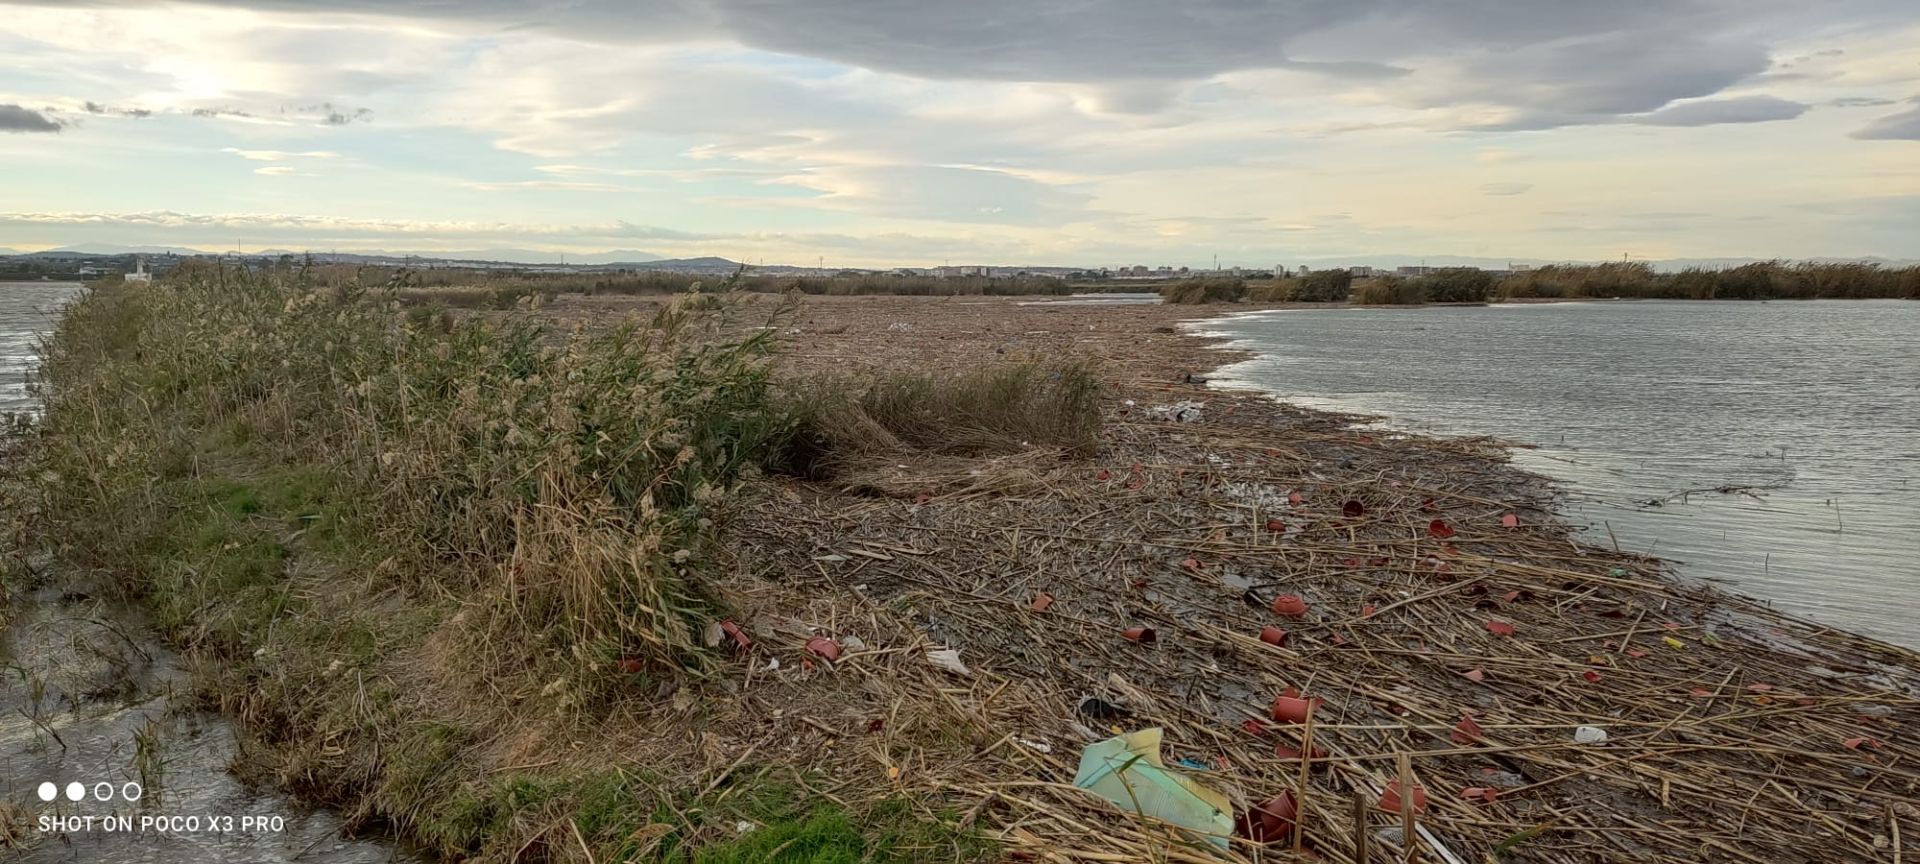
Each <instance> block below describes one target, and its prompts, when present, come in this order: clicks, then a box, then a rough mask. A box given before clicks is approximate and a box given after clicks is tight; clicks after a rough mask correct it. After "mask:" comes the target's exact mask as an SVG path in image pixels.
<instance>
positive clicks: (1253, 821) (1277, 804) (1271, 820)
mask: <svg viewBox="0 0 1920 864" xmlns="http://www.w3.org/2000/svg"><path fill="white" fill-rule="evenodd" d="M1299 818H1300V808H1299V807H1298V806H1297V805H1295V804H1294V803H1293V795H1292V794H1290V793H1287V792H1282V793H1280V794H1278V795H1275V796H1273V797H1272V798H1268V799H1267V800H1265V801H1262V802H1260V803H1259V804H1258V805H1257V806H1255V807H1254V808H1253V809H1252V810H1249V811H1247V815H1246V835H1247V839H1249V840H1252V841H1253V842H1255V843H1273V842H1275V841H1279V840H1285V839H1286V838H1287V837H1289V836H1291V835H1292V834H1293V826H1294V823H1295V822H1296V821H1297V820H1298V819H1299Z"/></svg>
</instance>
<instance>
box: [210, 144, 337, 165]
mask: <svg viewBox="0 0 1920 864" xmlns="http://www.w3.org/2000/svg"><path fill="white" fill-rule="evenodd" d="M220 152H222V153H232V154H234V155H235V156H239V157H240V158H242V159H248V160H252V161H254V162H285V161H287V160H288V159H338V158H340V154H338V153H335V152H333V151H330V150H308V151H306V152H304V153H288V152H286V151H284V150H242V149H240V148H238V147H222V148H220Z"/></svg>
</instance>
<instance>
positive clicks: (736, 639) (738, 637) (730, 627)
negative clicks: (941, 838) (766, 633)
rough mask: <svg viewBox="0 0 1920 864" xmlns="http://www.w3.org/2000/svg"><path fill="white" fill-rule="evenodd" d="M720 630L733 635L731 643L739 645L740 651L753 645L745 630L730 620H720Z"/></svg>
mask: <svg viewBox="0 0 1920 864" xmlns="http://www.w3.org/2000/svg"><path fill="white" fill-rule="evenodd" d="M720 632H722V633H725V634H726V635H728V636H731V637H733V644H734V645H736V646H739V648H740V649H741V650H742V651H744V650H746V649H748V648H752V647H753V640H752V639H748V638H747V632H746V631H745V630H742V629H740V625H738V624H735V623H733V622H732V621H722V622H720Z"/></svg>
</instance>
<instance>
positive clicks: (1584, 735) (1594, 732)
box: [1573, 726, 1607, 744]
mask: <svg viewBox="0 0 1920 864" xmlns="http://www.w3.org/2000/svg"><path fill="white" fill-rule="evenodd" d="M1573 743H1575V744H1605V743H1607V730H1605V729H1602V728H1600V727H1598V726H1582V727H1580V728H1578V729H1575V730H1573Z"/></svg>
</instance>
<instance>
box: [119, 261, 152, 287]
mask: <svg viewBox="0 0 1920 864" xmlns="http://www.w3.org/2000/svg"><path fill="white" fill-rule="evenodd" d="M122 278H124V279H126V281H128V282H140V283H152V282H153V274H152V273H148V272H147V259H145V258H135V259H133V272H132V273H128V274H127V275H126V276H124V277H122Z"/></svg>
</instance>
